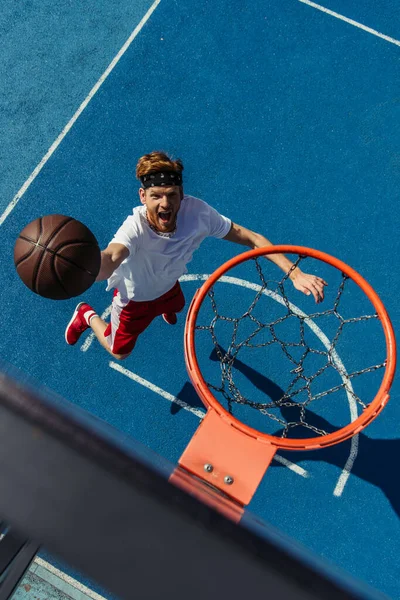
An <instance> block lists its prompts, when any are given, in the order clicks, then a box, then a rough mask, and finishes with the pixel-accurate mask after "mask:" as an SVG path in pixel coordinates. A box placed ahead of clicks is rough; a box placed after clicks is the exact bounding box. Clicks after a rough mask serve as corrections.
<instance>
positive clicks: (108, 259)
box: [96, 243, 129, 281]
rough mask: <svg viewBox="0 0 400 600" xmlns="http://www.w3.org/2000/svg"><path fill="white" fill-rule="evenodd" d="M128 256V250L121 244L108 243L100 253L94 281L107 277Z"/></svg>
mask: <svg viewBox="0 0 400 600" xmlns="http://www.w3.org/2000/svg"><path fill="white" fill-rule="evenodd" d="M128 256H129V250H128V248H127V247H126V246H124V245H123V244H116V243H114V244H109V245H108V246H107V248H106V249H105V250H103V251H102V253H101V266H100V271H99V274H98V275H97V277H96V281H103V280H104V279H109V278H110V277H111V275H112V274H113V273H114V271H115V269H118V267H119V265H120V264H121V263H122V261H123V260H125V258H128Z"/></svg>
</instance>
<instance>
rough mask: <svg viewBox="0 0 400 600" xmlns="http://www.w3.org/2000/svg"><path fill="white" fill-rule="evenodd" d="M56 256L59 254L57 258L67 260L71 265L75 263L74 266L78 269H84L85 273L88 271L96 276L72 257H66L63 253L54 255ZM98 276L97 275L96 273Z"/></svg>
mask: <svg viewBox="0 0 400 600" xmlns="http://www.w3.org/2000/svg"><path fill="white" fill-rule="evenodd" d="M56 256H57V258H60V259H61V260H64V261H65V262H67V263H69V264H70V265H73V266H74V267H76V268H77V269H79V270H80V271H82V272H83V273H88V275H92V276H94V273H92V272H91V271H89V270H88V269H85V267H81V266H80V265H78V264H77V263H75V262H74V261H73V260H71V259H70V258H66V257H65V256H63V255H62V254H54V257H56ZM96 277H97V275H96Z"/></svg>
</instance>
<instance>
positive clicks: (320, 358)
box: [196, 256, 386, 438]
mask: <svg viewBox="0 0 400 600" xmlns="http://www.w3.org/2000/svg"><path fill="white" fill-rule="evenodd" d="M305 259H307V257H301V256H300V257H298V258H297V260H295V262H294V264H293V267H292V269H291V270H290V271H289V273H287V274H285V275H284V276H283V277H282V279H281V280H279V281H272V280H269V279H267V278H266V277H265V275H264V272H263V268H262V266H261V262H260V260H261V261H263V264H266V262H267V261H265V259H264V258H262V259H258V258H256V259H250V260H249V261H246V262H248V263H253V265H254V266H255V271H256V274H257V278H258V280H259V283H258V284H257V285H252V286H251V289H252V290H254V291H255V296H254V297H252V298H251V302H250V304H249V305H248V307H247V308H246V309H245V310H244V312H242V313H241V314H240V316H232V315H230V314H222V312H221V309H220V308H219V302H218V300H217V294H216V291H215V288H216V286H217V285H218V282H217V283H216V284H215V285H214V286H213V287H212V288H211V289H210V290H209V292H208V299H209V302H210V306H211V311H209V316H211V322H210V323H209V324H199V319H198V324H197V325H196V330H197V332H202V335H204V334H205V335H207V336H210V337H211V340H212V344H213V352H212V355H213V356H212V357H213V358H214V361H215V362H216V363H217V364H219V367H220V368H219V373H220V375H219V376H218V377H217V380H213V381H207V379H208V377H207V375H208V373H207V372H206V373H204V370H203V375H205V379H206V381H207V385H208V387H209V388H210V390H212V392H213V394H214V395H215V396H216V397H217V399H218V400H219V401H220V402H221V404H223V406H224V407H225V408H226V409H227V410H228V411H229V412H230V413H231V414H233V415H234V416H236V417H237V418H239V417H240V420H242V421H246V418H244V417H243V415H244V414H245V413H244V412H243V408H246V409H251V410H253V411H257V413H258V414H259V415H262V418H263V419H264V418H265V419H267V420H269V425H270V426H272V428H273V432H271V431H269V430H268V427H262V428H261V427H257V428H258V429H259V430H261V429H266V430H267V432H268V433H273V435H278V436H281V437H284V438H285V437H314V436H323V435H327V434H328V433H331V432H332V431H334V430H336V429H338V428H340V427H343V426H344V425H346V424H347V423H348V422H349V421H350V420H351V421H353V420H354V419H355V418H356V417H357V416H358V413H359V412H360V411H362V410H363V409H365V408H366V406H367V401H366V400H365V398H364V395H365V394H364V393H363V394H358V393H356V391H355V385H354V384H355V381H356V380H359V379H360V378H362V377H365V376H366V375H367V374H372V373H375V372H377V371H379V370H381V369H383V368H384V367H385V365H386V360H382V361H381V362H378V363H377V364H367V365H366V366H363V367H362V368H360V367H359V366H358V367H357V368H354V369H352V370H350V371H349V370H348V365H347V364H346V366H345V365H344V364H343V362H342V358H341V354H340V353H339V343H340V340H341V338H342V337H343V335H344V332H345V331H346V330H348V329H349V328H351V330H352V331H351V337H353V338H354V340H355V341H354V342H353V344H351V343H350V344H349V342H348V340H347V342H346V346H345V349H347V350H348V347H349V346H350V349H351V352H352V353H356V354H358V356H359V357H360V356H361V358H364V359H365V360H368V358H369V356H368V355H369V354H370V353H369V352H367V351H364V350H363V347H361V348H360V344H361V343H362V344H366V345H367V347H368V349H369V350H370V349H371V346H373V344H374V343H375V338H376V330H374V331H373V333H372V336H371V340H369V341H368V339H367V338H366V336H365V331H364V329H363V330H362V332H361V333H360V335H359V336H358V337H357V336H355V335H354V333H355V330H354V328H355V327H359V326H360V325H362V324H366V323H368V322H372V321H374V322H375V323H376V322H378V325H379V330H380V332H381V333H382V329H381V328H380V322H379V318H378V315H377V314H376V313H375V312H373V313H367V314H362V315H361V316H344V315H343V313H342V304H343V298H344V297H345V296H346V290H347V288H348V286H349V282H350V283H351V285H353V286H354V287H357V289H358V291H360V289H359V288H358V286H356V284H354V282H352V280H351V279H349V277H348V276H347V275H346V274H345V273H340V272H339V271H337V269H334V268H333V267H331V269H332V270H335V271H336V280H335V283H336V284H337V285H335V291H333V290H332V291H331V292H330V294H329V298H328V297H326V298H325V300H324V302H323V304H320V305H317V306H318V307H319V306H323V305H324V304H325V306H324V310H320V311H315V312H311V313H309V314H307V312H305V311H304V310H301V309H300V308H298V306H296V305H295V304H293V303H292V302H291V301H290V300H289V298H288V293H287V290H288V286H289V285H290V290H289V291H290V293H291V294H292V295H293V292H292V289H293V285H292V283H291V281H290V279H289V278H290V275H291V273H292V271H293V270H294V269H295V268H296V267H297V266H299V265H300V263H301V262H302V261H303V260H305ZM308 260H309V259H308ZM317 262H318V263H319V262H320V261H317ZM302 270H303V271H304V270H306V269H304V268H303V265H302ZM224 279H225V280H229V279H232V278H229V277H222V280H224ZM240 293H242V292H240ZM295 293H296V294H297V296H296V300H297V301H298V299H299V295H300V296H301V293H300V292H297V291H295ZM352 293H354V291H353V292H352ZM225 295H226V291H225ZM230 295H231V296H232V294H230ZM347 296H349V297H350V300H351V294H347ZM266 297H269V299H272V300H273V301H275V302H276V303H278V304H279V305H280V308H281V312H280V314H279V315H276V314H275V315H273V319H272V320H268V319H266V317H267V318H268V317H270V316H271V314H270V313H271V312H274V311H270V310H268V307H265V306H263V307H262V310H261V311H260V310H258V307H259V304H260V302H262V299H265V298H266ZM363 297H364V300H367V302H368V308H371V307H372V308H373V306H372V305H371V304H370V302H369V300H368V298H366V296H365V295H364V294H363ZM247 300H248V297H247ZM204 302H205V300H204V301H203V304H204ZM308 302H309V303H310V302H312V300H311V299H309V298H308ZM234 304H236V302H235V303H234ZM309 306H310V304H308V307H309ZM237 308H238V307H237ZM356 308H357V306H356ZM275 312H276V311H275ZM200 314H201V313H200ZM260 315H261V316H260ZM261 317H262V318H261ZM328 317H329V319H330V322H331V326H330V329H331V331H332V334H331V335H330V337H329V338H328V337H327V336H326V335H325V333H323V328H324V324H325V323H326V322H327V318H328ZM289 320H290V330H291V332H293V331H294V329H295V330H296V334H295V335H293V333H292V335H291V336H290V337H291V339H290V340H288V339H285V335H282V334H281V333H280V331H284V330H285V323H286V324H287V323H288V322H289ZM321 321H322V325H321V327H319V325H318V323H319V322H321ZM244 322H246V328H245V329H246V335H244V336H243V335H242V333H243V328H241V325H242V324H243V323H244ZM332 322H333V323H334V327H333V328H332ZM221 324H224V325H225V326H226V325H229V328H230V334H229V337H230V339H228V340H227V339H226V336H225V339H224V341H223V342H221V340H220V339H219V337H220V336H219V333H218V329H219V328H221ZM225 328H226V327H225ZM310 328H311V329H313V330H314V333H315V331H317V334H318V335H314V336H311V340H310V335H309V332H310ZM318 332H319V333H318ZM261 334H262V336H261ZM196 335H198V334H196ZM260 337H262V338H263V339H260ZM382 339H383V336H382ZM313 340H315V343H313ZM321 340H322V343H321ZM354 344H355V345H356V347H355V348H354ZM272 348H274V350H275V352H274V357H276V349H278V351H279V354H280V361H281V366H280V367H279V372H280V373H281V374H282V373H283V371H284V373H285V377H282V376H280V379H285V387H284V388H281V387H279V386H277V385H276V384H274V383H273V382H271V381H270V382H269V393H268V386H267V385H266V384H265V385H264V391H265V393H264V396H266V397H265V398H262V399H261V400H260V399H254V395H255V394H253V393H252V392H251V391H250V392H248V391H247V390H248V386H247V384H246V382H245V383H243V377H242V378H241V379H242V382H241V384H240V385H239V384H238V383H237V382H235V380H236V378H237V375H238V374H240V373H242V374H245V375H246V374H249V373H250V379H253V381H255V378H256V376H255V375H254V373H259V375H258V377H259V376H261V377H264V376H265V374H267V375H268V372H269V370H270V368H272V360H271V359H270V358H269V357H268V355H267V354H266V355H265V357H264V356H263V357H261V355H260V352H259V351H260V350H263V351H265V352H267V351H270V350H271V349H272ZM255 350H257V356H256V358H255V359H254V361H253V359H252V356H251V354H249V351H255ZM244 352H246V353H247V354H246V359H245V360H243V359H242V358H241V356H242V354H243V353H244ZM197 354H199V353H197ZM375 354H376V352H374V353H373V358H375ZM383 356H384V354H383ZM260 357H261V358H260ZM282 358H283V359H284V361H285V365H283V364H282ZM312 363H314V367H313V368H310V365H311V364H312ZM206 370H207V369H206ZM328 373H329V377H325V376H326V375H327V374H328ZM332 373H333V374H334V375H335V376H332ZM382 375H383V372H381V376H382ZM324 377H325V380H324V384H323V385H321V379H323V378H324ZM266 381H268V380H267V379H266ZM326 382H329V385H328V386H326ZM279 383H280V385H281V384H282V383H281V382H279ZM256 386H257V387H258V388H259V389H260V388H262V387H263V386H262V385H257V383H256ZM375 387H376V389H377V388H378V384H376V385H375ZM239 388H241V389H243V388H244V389H245V390H246V393H245V392H242V391H241V389H239ZM271 389H272V391H273V393H271ZM360 389H362V390H363V389H364V390H365V389H366V390H368V392H369V395H371V385H370V382H368V383H367V384H366V385H364V387H361V388H360ZM277 390H278V393H277ZM340 393H341V394H342V396H343V397H344V398H345V404H346V407H347V409H346V417H345V418H344V421H343V422H341V423H338V424H336V425H335V424H334V422H335V417H332V418H330V417H329V415H331V416H332V415H334V412H335V411H336V410H337V407H336V404H335V400H336V398H337V397H338V394H340ZM367 395H368V394H367ZM372 399H373V396H372V397H371V400H372ZM322 401H324V402H325V403H328V405H329V406H328V412H327V413H326V414H327V415H328V416H325V417H324V418H322V416H321V415H322V412H321V403H322ZM349 406H350V409H349ZM238 407H240V413H239V417H238V415H237V414H235V412H234V410H235V409H236V408H238ZM357 409H358V410H357ZM339 412H340V411H339ZM342 412H343V410H342ZM342 418H343V417H342ZM346 420H347V422H346ZM249 424H250V425H251V423H249ZM300 430H301V432H300Z"/></svg>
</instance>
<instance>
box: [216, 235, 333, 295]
mask: <svg viewBox="0 0 400 600" xmlns="http://www.w3.org/2000/svg"><path fill="white" fill-rule="evenodd" d="M223 239H224V240H228V241H229V242H235V243H236V244H241V245H242V246H248V247H249V248H253V249H254V248H263V247H265V246H272V243H271V242H270V241H269V240H268V239H267V238H266V237H264V236H263V235H261V234H260V233H256V232H255V231H251V230H250V229H246V227H242V226H241V225H237V223H232V226H231V229H230V231H229V233H228V234H227V235H226V236H225V237H224V238H223ZM266 258H268V260H270V261H272V262H273V263H275V264H276V265H277V266H278V267H279V268H280V269H282V271H284V272H285V273H288V272H289V271H290V269H291V268H292V267H293V263H292V261H291V260H289V259H288V258H287V256H285V255H284V254H271V255H269V256H267V257H266ZM290 279H291V280H292V283H293V285H294V287H295V288H296V289H297V290H300V292H303V294H306V295H307V296H309V295H310V294H312V295H313V296H314V299H315V302H317V303H318V302H322V300H323V299H324V286H326V285H328V284H327V283H326V281H324V280H323V279H322V278H321V277H318V276H316V275H309V274H308V273H303V271H302V270H301V269H300V268H299V267H296V268H295V269H294V270H293V271H292V273H291V274H290Z"/></svg>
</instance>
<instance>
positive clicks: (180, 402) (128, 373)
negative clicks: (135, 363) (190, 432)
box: [109, 361, 205, 419]
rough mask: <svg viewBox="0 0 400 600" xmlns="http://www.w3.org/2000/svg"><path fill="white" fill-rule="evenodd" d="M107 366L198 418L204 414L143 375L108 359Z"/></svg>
mask: <svg viewBox="0 0 400 600" xmlns="http://www.w3.org/2000/svg"><path fill="white" fill-rule="evenodd" d="M109 366H110V367H111V368H112V369H114V370H115V371H118V372H119V373H122V375H125V376H126V377H129V379H132V380H133V381H136V383H140V385H143V387H146V388H147V389H149V390H151V391H152V392H155V393H156V394H158V395H159V396H162V397H163V398H165V400H168V401H169V402H173V403H174V404H177V405H178V406H180V407H181V408H183V409H184V410H187V411H188V412H191V413H192V414H193V415H196V417H199V419H202V418H203V417H204V416H205V412H204V410H200V409H199V408H193V406H190V405H189V404H186V402H183V400H179V398H176V396H173V395H172V394H170V393H169V392H166V391H165V390H163V389H161V388H160V387H158V386H157V385H154V383H151V382H150V381H147V379H143V377H139V375H136V373H132V371H129V370H128V369H125V368H124V367H121V365H119V364H118V363H115V362H113V361H110V362H109Z"/></svg>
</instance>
